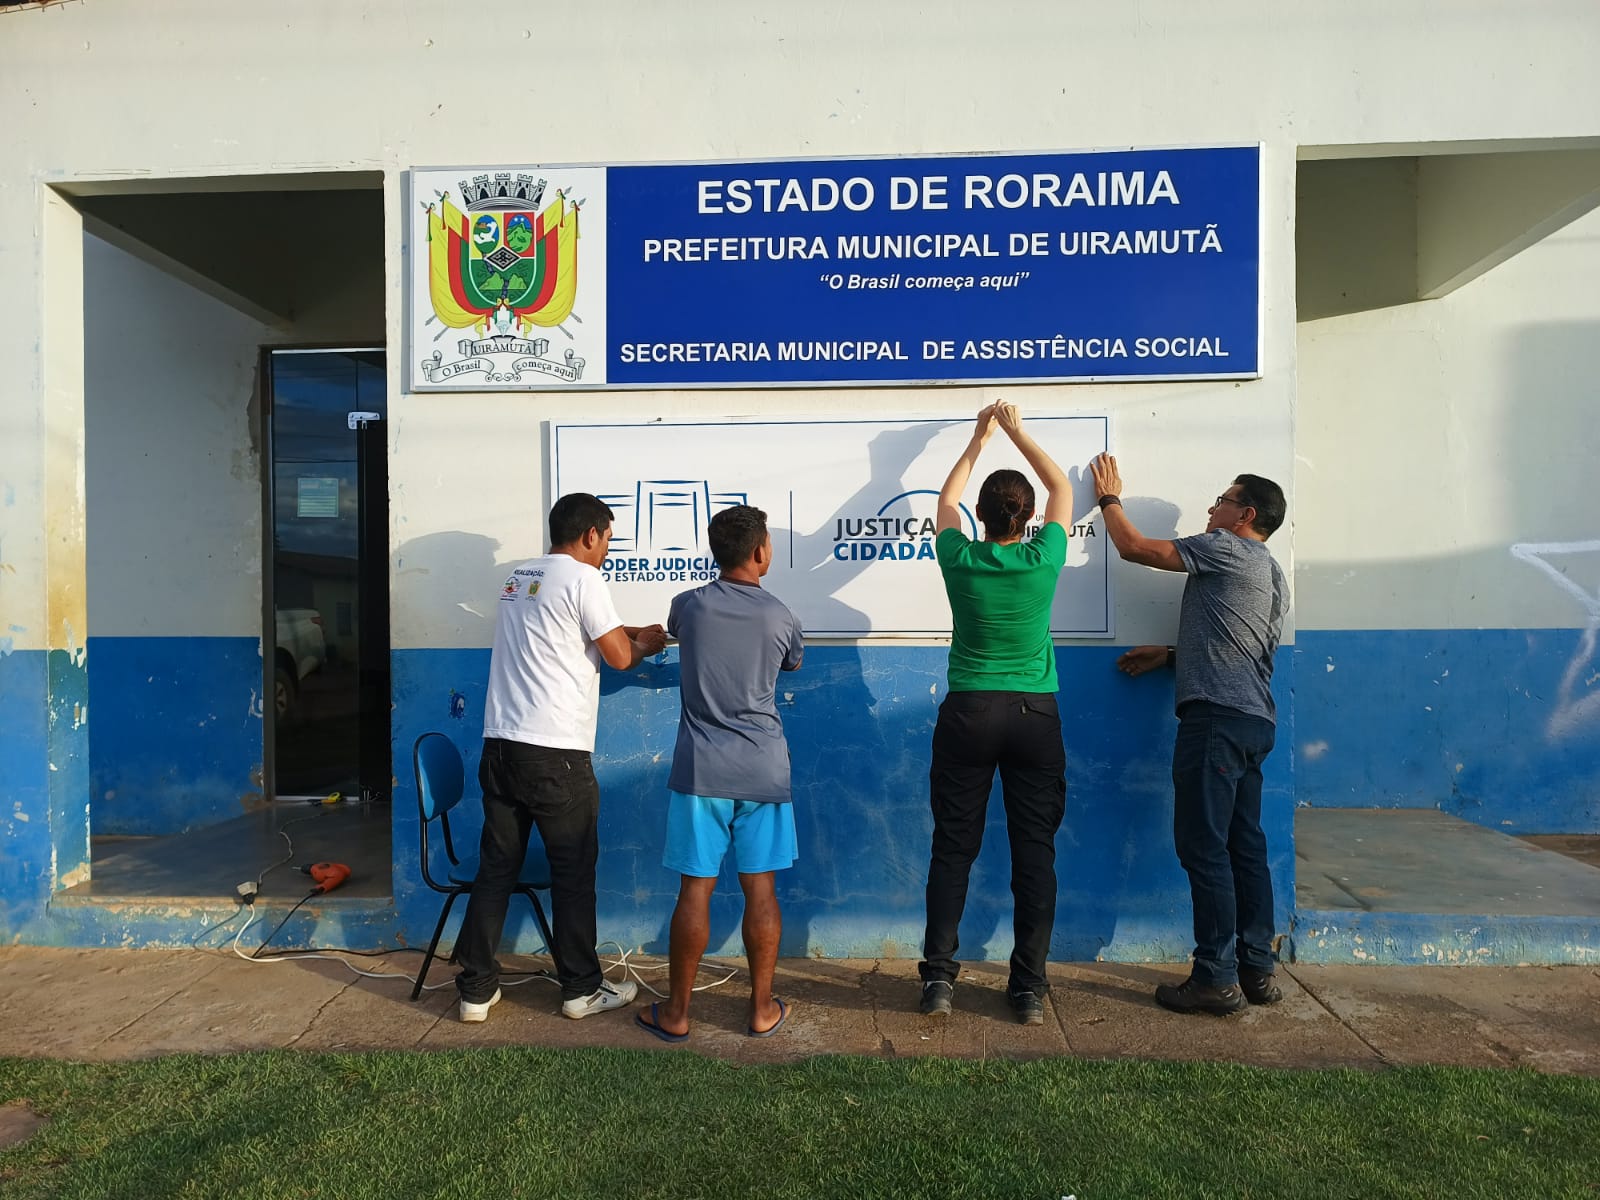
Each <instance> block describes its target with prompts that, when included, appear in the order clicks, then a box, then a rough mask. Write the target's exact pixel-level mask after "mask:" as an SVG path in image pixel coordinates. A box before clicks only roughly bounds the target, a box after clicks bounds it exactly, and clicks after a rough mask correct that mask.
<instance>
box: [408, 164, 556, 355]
mask: <svg viewBox="0 0 1600 1200" xmlns="http://www.w3.org/2000/svg"><path fill="white" fill-rule="evenodd" d="M546 188H547V181H546V180H543V179H538V180H535V179H534V177H533V176H532V175H524V174H516V175H513V174H511V173H510V172H502V173H496V174H494V175H478V176H475V177H474V178H473V179H471V180H470V181H469V180H462V181H461V182H460V196H461V204H460V205H459V206H458V205H457V204H456V202H455V201H454V200H452V199H451V196H450V193H449V192H440V193H438V195H437V199H436V201H435V202H432V203H428V202H424V203H423V206H424V208H425V209H426V210H427V220H428V229H427V261H428V267H427V274H428V300H429V303H430V305H431V306H432V309H433V317H432V320H431V321H430V322H429V323H430V324H431V323H432V322H433V321H437V322H439V323H440V324H442V325H444V326H445V327H446V329H461V330H468V329H470V330H471V331H472V332H473V334H474V335H475V336H474V337H469V338H463V339H462V340H460V341H459V342H457V347H458V348H459V350H460V353H461V358H460V359H458V360H457V361H454V362H446V361H445V360H444V355H443V353H442V352H440V351H437V350H436V351H434V353H433V354H432V355H431V356H430V357H428V358H425V359H423V360H422V364H421V366H422V370H423V373H424V374H425V375H426V376H427V378H428V380H429V381H430V382H432V383H441V382H444V381H445V380H448V379H453V378H455V377H456V376H458V375H467V374H475V373H479V372H481V373H483V374H484V375H485V376H486V377H487V378H488V380H489V381H490V382H493V383H519V382H522V380H523V375H524V373H525V372H530V371H531V372H536V373H538V374H540V375H545V376H550V377H554V378H556V379H560V380H563V381H565V382H567V383H575V382H577V381H578V380H579V379H580V378H582V376H583V367H584V360H583V359H581V358H579V357H577V356H576V355H575V354H574V353H573V351H571V350H570V349H569V350H567V351H566V353H565V355H564V356H563V357H562V358H560V359H557V358H554V357H551V356H550V354H549V350H550V341H549V339H548V338H547V337H541V336H539V334H540V332H541V331H543V330H549V329H559V328H561V326H562V324H563V322H565V321H567V320H568V319H572V320H579V318H578V317H577V316H576V315H575V314H574V313H573V311H572V309H573V302H574V300H575V299H576V298H577V290H578V212H579V209H580V207H581V204H582V202H581V200H576V199H573V198H572V197H570V196H568V195H567V194H566V193H565V192H564V191H562V189H560V188H557V189H556V190H555V199H553V200H552V201H550V202H549V203H548V204H546V203H544V197H545V191H546ZM563 332H565V331H563ZM568 336H570V334H569V335H568Z"/></svg>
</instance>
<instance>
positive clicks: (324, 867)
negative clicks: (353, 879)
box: [300, 862, 350, 893]
mask: <svg viewBox="0 0 1600 1200" xmlns="http://www.w3.org/2000/svg"><path fill="white" fill-rule="evenodd" d="M300 869H301V870H302V871H304V872H305V873H306V874H307V875H309V876H311V879H312V881H313V882H314V883H315V884H316V886H315V887H314V888H312V889H311V890H312V892H313V893H316V892H331V891H333V889H334V888H336V887H338V886H339V885H340V884H341V883H343V882H344V881H345V880H346V879H349V878H350V868H349V867H347V866H345V865H344V864H343V863H336V862H320V863H312V864H311V865H310V866H309V867H301V868H300Z"/></svg>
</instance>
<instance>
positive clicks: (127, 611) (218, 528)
mask: <svg viewBox="0 0 1600 1200" xmlns="http://www.w3.org/2000/svg"><path fill="white" fill-rule="evenodd" d="M83 272H84V310H85V330H86V334H87V337H86V345H85V353H84V428H85V456H84V461H85V466H86V472H85V474H86V492H87V497H88V521H87V533H88V579H89V592H88V596H89V628H90V630H91V631H92V632H93V633H94V634H95V636H97V637H259V636H260V634H261V547H262V539H261V455H260V445H259V429H260V417H259V403H260V402H259V399H257V400H256V403H255V405H252V403H251V399H252V394H253V392H254V389H255V380H256V358H257V354H258V352H259V351H258V348H259V347H260V345H261V344H262V342H264V341H270V340H274V338H275V337H276V336H277V335H276V333H275V331H273V330H271V329H268V328H267V327H266V326H263V325H261V324H260V323H259V322H257V321H254V320H252V319H251V318H249V317H246V316H243V315H242V314H240V313H237V312H235V311H234V310H233V309H231V308H228V307H227V306H226V305H223V304H221V303H219V302H218V301H216V300H213V299H211V298H210V297H209V296H206V295H203V294H202V293H200V292H198V291H196V290H195V289H194V288H192V287H189V286H187V285H186V284H183V283H180V282H178V281H177V280H175V279H173V278H172V277H171V276H169V275H165V274H163V273H162V272H160V271H158V270H157V269H156V268H155V267H153V266H150V265H149V264H147V263H145V262H142V261H140V260H139V259H137V258H135V257H134V256H133V255H131V254H128V253H127V252H125V251H123V250H120V249H118V248H116V247H115V246H111V245H109V244H107V243H106V242H103V241H101V240H100V239H99V238H95V237H89V236H86V237H85V238H84V253H83Z"/></svg>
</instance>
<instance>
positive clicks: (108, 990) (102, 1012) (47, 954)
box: [0, 946, 220, 1058]
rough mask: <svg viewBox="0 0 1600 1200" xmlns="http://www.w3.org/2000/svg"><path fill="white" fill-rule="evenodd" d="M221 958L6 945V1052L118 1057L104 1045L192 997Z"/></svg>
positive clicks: (0, 990) (1, 986) (1, 968)
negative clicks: (164, 1008) (171, 1003)
mask: <svg viewBox="0 0 1600 1200" xmlns="http://www.w3.org/2000/svg"><path fill="white" fill-rule="evenodd" d="M219 961H220V960H219V958H218V956H216V955H212V954H200V953H195V952H193V951H188V952H186V951H181V950H58V949H54V948H50V947H20V946H12V947H8V948H5V949H3V950H0V1014H3V1017H0V1054H6V1055H16V1056H18V1057H28V1058H35V1057H38V1058H98V1057H118V1055H117V1054H115V1053H111V1054H109V1055H106V1054H102V1053H100V1048H101V1047H102V1046H103V1045H104V1044H105V1043H106V1041H107V1040H108V1039H109V1038H112V1037H113V1036H114V1035H116V1034H117V1033H118V1032H120V1031H121V1030H123V1029H125V1028H127V1027H128V1026H130V1025H132V1024H134V1023H135V1022H137V1021H138V1020H140V1019H141V1018H142V1017H144V1016H146V1015H148V1014H149V1013H151V1012H154V1011H155V1010H156V1009H158V1008H160V1007H161V1006H162V1005H163V1004H166V1003H167V1002H168V1001H170V1000H172V999H173V998H174V997H177V996H183V995H187V994H189V993H190V991H191V990H192V989H193V988H194V987H195V986H196V985H197V984H198V983H199V981H200V980H202V979H203V978H204V977H205V976H206V975H209V974H210V973H211V972H212V971H214V970H216V968H217V966H218V963H219Z"/></svg>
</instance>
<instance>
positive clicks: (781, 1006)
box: [651, 996, 789, 1037]
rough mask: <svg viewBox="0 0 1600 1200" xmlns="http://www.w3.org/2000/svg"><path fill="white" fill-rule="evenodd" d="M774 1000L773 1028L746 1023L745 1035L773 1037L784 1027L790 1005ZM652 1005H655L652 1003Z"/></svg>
mask: <svg viewBox="0 0 1600 1200" xmlns="http://www.w3.org/2000/svg"><path fill="white" fill-rule="evenodd" d="M772 1002H773V1003H774V1004H776V1005H777V1006H778V1019H777V1021H776V1022H774V1024H773V1026H772V1028H771V1029H762V1030H757V1029H756V1027H755V1026H754V1025H746V1026H745V1029H744V1035H745V1037H771V1036H772V1035H773V1034H775V1033H777V1032H778V1030H780V1029H782V1028H783V1023H784V1022H785V1021H787V1020H788V1019H789V1006H788V1005H787V1004H785V1003H784V1002H783V1001H782V1000H779V999H778V998H777V997H776V996H774V997H773V998H772ZM651 1007H652V1008H653V1007H655V1006H654V1005H651ZM684 1036H685V1037H687V1036H688V1035H687V1034H685V1035H684Z"/></svg>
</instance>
